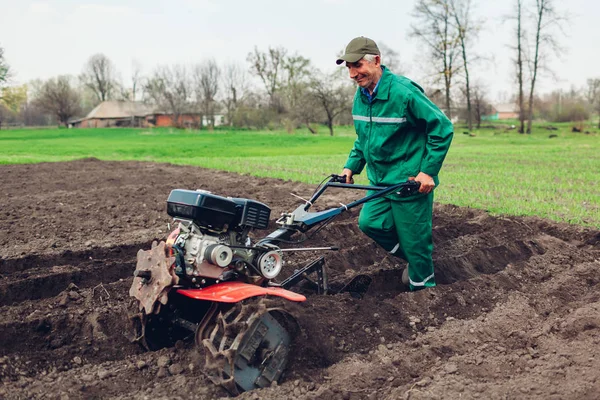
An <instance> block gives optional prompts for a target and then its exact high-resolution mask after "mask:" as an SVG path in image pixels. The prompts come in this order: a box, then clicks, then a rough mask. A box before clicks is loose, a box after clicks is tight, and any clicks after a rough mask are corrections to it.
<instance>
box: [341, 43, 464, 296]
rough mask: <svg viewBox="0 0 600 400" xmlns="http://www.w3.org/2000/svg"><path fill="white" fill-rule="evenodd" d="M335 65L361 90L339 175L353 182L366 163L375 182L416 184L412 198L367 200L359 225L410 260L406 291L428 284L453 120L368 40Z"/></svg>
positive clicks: (350, 48)
mask: <svg viewBox="0 0 600 400" xmlns="http://www.w3.org/2000/svg"><path fill="white" fill-rule="evenodd" d="M336 62H337V64H338V65H340V64H342V63H344V62H345V63H346V67H347V68H348V72H349V74H350V78H351V79H353V80H354V81H355V82H356V83H357V84H358V86H359V88H358V90H357V91H356V95H355V96H354V104H353V107H352V118H353V119H354V127H355V129H356V134H357V139H356V141H355V142H354V147H353V148H352V150H351V151H350V155H349V157H348V160H347V161H346V164H345V165H344V169H343V171H342V175H346V182H347V183H353V182H354V180H353V178H352V177H353V175H356V174H360V173H361V171H362V170H363V168H364V167H365V165H366V167H367V176H368V178H369V181H370V182H371V184H372V185H377V186H389V185H393V184H396V183H400V182H403V181H406V180H407V179H408V180H415V181H417V182H419V183H420V184H421V185H420V187H419V193H417V194H415V195H413V196H410V197H405V198H402V197H400V196H398V195H396V194H391V195H388V196H386V197H383V198H379V199H376V200H373V201H370V202H368V203H365V205H364V206H363V209H362V211H361V212H360V216H359V218H358V225H359V228H360V229H361V230H362V231H363V232H365V233H366V234H367V235H368V236H369V237H371V238H372V239H373V240H375V241H376V242H377V243H378V244H379V245H381V246H382V247H383V248H384V249H385V250H386V251H389V252H390V253H392V254H393V255H395V256H398V257H401V258H403V259H405V260H406V261H408V266H407V268H406V269H405V270H404V271H403V275H402V281H403V282H404V283H405V284H408V285H409V288H410V290H419V289H423V288H426V287H433V286H435V277H434V273H433V260H432V252H433V240H432V234H431V229H432V227H431V225H432V224H431V219H432V211H433V189H434V188H435V187H436V186H437V185H438V183H439V181H438V173H439V171H440V168H441V167H442V162H443V161H444V158H445V157H446V153H447V152H448V148H449V146H450V142H451V141H452V136H453V127H452V123H451V122H450V121H449V120H448V118H446V116H445V115H444V114H443V113H442V112H441V111H440V109H439V108H438V107H437V106H436V105H435V104H433V103H432V102H431V101H430V100H429V99H428V98H427V97H426V96H425V94H424V93H423V89H422V88H421V87H420V86H419V85H417V84H416V83H414V82H412V81H411V80H410V79H408V78H405V77H402V76H397V75H394V74H393V73H392V72H391V71H390V70H388V69H387V68H386V67H385V66H383V65H382V64H381V53H380V52H379V48H378V47H377V44H376V43H375V42H374V41H373V40H371V39H369V38H366V37H362V36H361V37H358V38H355V39H352V41H350V43H349V44H348V46H347V47H346V51H345V53H344V55H342V56H341V57H340V58H339V59H338V60H337V61H336Z"/></svg>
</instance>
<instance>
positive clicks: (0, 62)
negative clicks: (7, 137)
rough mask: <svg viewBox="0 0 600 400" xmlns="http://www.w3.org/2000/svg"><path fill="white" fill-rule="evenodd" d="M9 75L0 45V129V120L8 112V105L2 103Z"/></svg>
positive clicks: (0, 125)
mask: <svg viewBox="0 0 600 400" xmlns="http://www.w3.org/2000/svg"><path fill="white" fill-rule="evenodd" d="M9 75H10V68H9V66H8V64H7V63H6V60H5V59H4V49H3V48H2V47H0V106H2V109H1V110H0V129H2V121H3V120H4V119H5V116H4V115H5V114H8V112H9V107H7V106H5V105H3V104H2V103H3V99H4V97H5V95H4V88H5V87H6V84H7V82H8V78H9Z"/></svg>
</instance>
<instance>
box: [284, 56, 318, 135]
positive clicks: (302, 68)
mask: <svg viewBox="0 0 600 400" xmlns="http://www.w3.org/2000/svg"><path fill="white" fill-rule="evenodd" d="M282 70H283V76H284V79H283V83H282V85H281V92H282V95H283V96H284V98H285V106H286V108H287V110H288V112H289V113H288V116H289V122H290V126H289V128H288V129H289V130H290V131H291V130H293V129H294V128H295V126H296V125H297V121H298V120H303V122H304V123H305V124H306V125H307V126H308V128H309V130H311V129H312V128H310V126H309V122H310V121H308V120H307V118H306V117H307V115H308V114H307V112H306V111H308V110H307V109H309V108H314V107H310V105H311V104H312V103H311V100H312V99H307V98H306V95H307V90H308V87H309V85H310V82H309V77H310V60H309V59H308V58H304V57H302V56H300V55H297V54H296V55H294V56H290V57H286V58H284V59H283V62H282Z"/></svg>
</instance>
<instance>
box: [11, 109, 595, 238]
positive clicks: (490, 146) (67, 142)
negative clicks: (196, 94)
mask: <svg viewBox="0 0 600 400" xmlns="http://www.w3.org/2000/svg"><path fill="white" fill-rule="evenodd" d="M511 123H514V122H510V121H509V122H508V123H499V122H494V124H495V127H493V128H492V127H487V128H482V129H479V130H475V131H473V134H474V136H469V135H466V134H463V131H464V129H462V128H461V127H460V126H458V127H456V133H455V137H454V141H453V143H452V147H451V149H450V152H449V153H448V157H447V159H446V162H445V164H444V167H443V168H442V172H441V173H440V181H441V186H440V189H439V190H437V191H436V201H438V202H441V203H451V204H456V205H459V206H467V207H473V208H481V209H485V210H488V211H490V212H491V213H493V214H509V215H535V216H539V217H542V218H549V219H552V220H556V221H563V222H569V223H574V224H581V225H588V226H593V227H596V228H600V184H599V183H600V182H599V181H600V179H599V177H600V132H599V131H598V129H597V128H594V127H593V126H592V125H591V124H590V126H589V127H586V128H585V129H586V130H588V131H589V132H590V133H589V134H585V133H571V125H570V124H553V126H555V127H557V128H558V130H555V131H554V130H553V131H550V130H547V129H546V128H545V125H539V126H536V127H535V130H534V132H533V133H532V134H531V135H520V134H518V133H517V132H516V131H515V130H511V129H509V126H510V124H511ZM550 135H556V137H553V138H550V137H549V136H550ZM354 137H355V136H354V132H353V129H352V128H351V127H338V128H337V130H336V135H335V136H334V137H330V136H329V135H328V131H327V129H325V128H320V130H319V133H318V134H317V135H312V134H310V133H308V131H300V130H299V131H297V132H295V133H293V134H288V133H286V132H283V131H260V132H257V131H232V130H215V131H213V132H208V131H180V130H174V129H151V130H149V129H119V128H116V129H79V130H75V129H72V130H67V129H44V130H10V131H0V164H17V163H37V162H45V161H51V162H52V161H66V160H73V159H78V158H85V157H96V158H99V159H102V160H142V161H154V162H169V163H173V164H187V165H198V166H202V167H207V168H215V169H220V170H226V171H234V172H239V173H244V174H251V175H256V176H261V177H273V178H282V179H290V180H294V181H301V182H307V183H312V184H316V183H318V182H320V181H321V180H322V179H323V178H324V177H325V176H326V175H328V174H331V173H338V172H340V171H341V168H342V166H343V164H344V161H345V159H346V156H347V154H348V151H349V150H350V148H351V147H352V143H353V141H354ZM358 182H361V183H366V179H365V177H361V179H360V180H359V181H358Z"/></svg>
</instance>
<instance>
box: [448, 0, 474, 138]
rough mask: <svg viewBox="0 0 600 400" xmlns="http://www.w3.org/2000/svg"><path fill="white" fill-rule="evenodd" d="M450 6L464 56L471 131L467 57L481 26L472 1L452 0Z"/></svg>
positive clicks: (468, 120) (469, 119)
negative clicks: (472, 7) (472, 8)
mask: <svg viewBox="0 0 600 400" xmlns="http://www.w3.org/2000/svg"><path fill="white" fill-rule="evenodd" d="M450 6H451V10H452V15H453V18H454V23H455V24H456V30H457V32H458V40H459V43H460V50H461V55H462V62H463V66H462V70H463V73H464V76H465V94H466V98H467V125H468V127H469V131H470V130H472V129H473V122H472V119H471V117H472V115H473V114H472V112H471V86H470V85H471V82H470V80H469V63H470V61H471V57H470V55H469V56H467V51H468V50H470V49H469V44H470V43H472V42H473V41H474V40H475V39H476V38H477V35H478V34H479V26H478V25H477V24H475V23H474V21H473V18H472V15H471V0H450Z"/></svg>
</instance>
